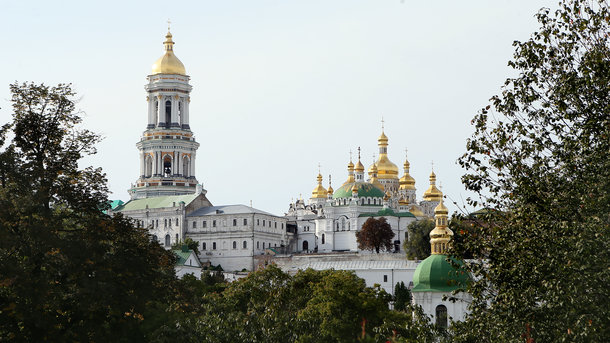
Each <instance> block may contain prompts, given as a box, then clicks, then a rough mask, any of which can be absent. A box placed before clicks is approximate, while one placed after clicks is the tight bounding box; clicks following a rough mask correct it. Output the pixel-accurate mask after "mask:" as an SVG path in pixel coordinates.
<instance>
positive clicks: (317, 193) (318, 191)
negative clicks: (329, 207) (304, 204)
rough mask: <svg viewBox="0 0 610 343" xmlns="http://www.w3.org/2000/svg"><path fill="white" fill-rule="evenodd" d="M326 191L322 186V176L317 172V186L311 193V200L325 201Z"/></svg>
mask: <svg viewBox="0 0 610 343" xmlns="http://www.w3.org/2000/svg"><path fill="white" fill-rule="evenodd" d="M326 196H327V191H326V188H324V186H322V174H320V172H319V171H318V184H317V185H316V187H315V188H314V189H313V191H312V192H311V198H312V199H326Z"/></svg>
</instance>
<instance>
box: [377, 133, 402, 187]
mask: <svg viewBox="0 0 610 343" xmlns="http://www.w3.org/2000/svg"><path fill="white" fill-rule="evenodd" d="M377 145H378V146H379V158H378V159H377V162H376V163H375V164H376V165H377V177H378V178H379V179H398V167H397V166H396V165H395V164H394V163H392V161H390V159H389V158H388V137H387V136H386V135H385V133H384V132H383V130H382V131H381V136H379V138H378V139H377Z"/></svg>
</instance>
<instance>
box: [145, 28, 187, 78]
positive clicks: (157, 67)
mask: <svg viewBox="0 0 610 343" xmlns="http://www.w3.org/2000/svg"><path fill="white" fill-rule="evenodd" d="M163 44H164V45H165V54H164V55H163V56H161V57H160V58H159V59H158V60H157V62H155V64H153V66H152V75H156V74H179V75H186V69H185V68H184V64H182V62H180V60H179V59H178V57H176V55H174V41H173V40H172V34H171V33H170V32H169V31H167V35H165V42H163Z"/></svg>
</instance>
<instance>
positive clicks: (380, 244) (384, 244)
mask: <svg viewBox="0 0 610 343" xmlns="http://www.w3.org/2000/svg"><path fill="white" fill-rule="evenodd" d="M392 238H394V231H392V227H391V226H390V224H388V222H387V221H386V219H385V217H381V218H379V219H375V218H373V217H371V218H369V219H367V220H366V221H365V222H364V225H362V229H360V231H358V232H357V233H356V240H357V241H358V249H361V250H371V251H373V250H375V252H377V253H378V254H379V250H381V249H385V250H387V251H391V250H392V246H393V245H392Z"/></svg>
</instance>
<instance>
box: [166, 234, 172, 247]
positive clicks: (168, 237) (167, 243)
mask: <svg viewBox="0 0 610 343" xmlns="http://www.w3.org/2000/svg"><path fill="white" fill-rule="evenodd" d="M171 245H172V243H171V237H170V236H169V235H165V246H166V247H169V246H171Z"/></svg>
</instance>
